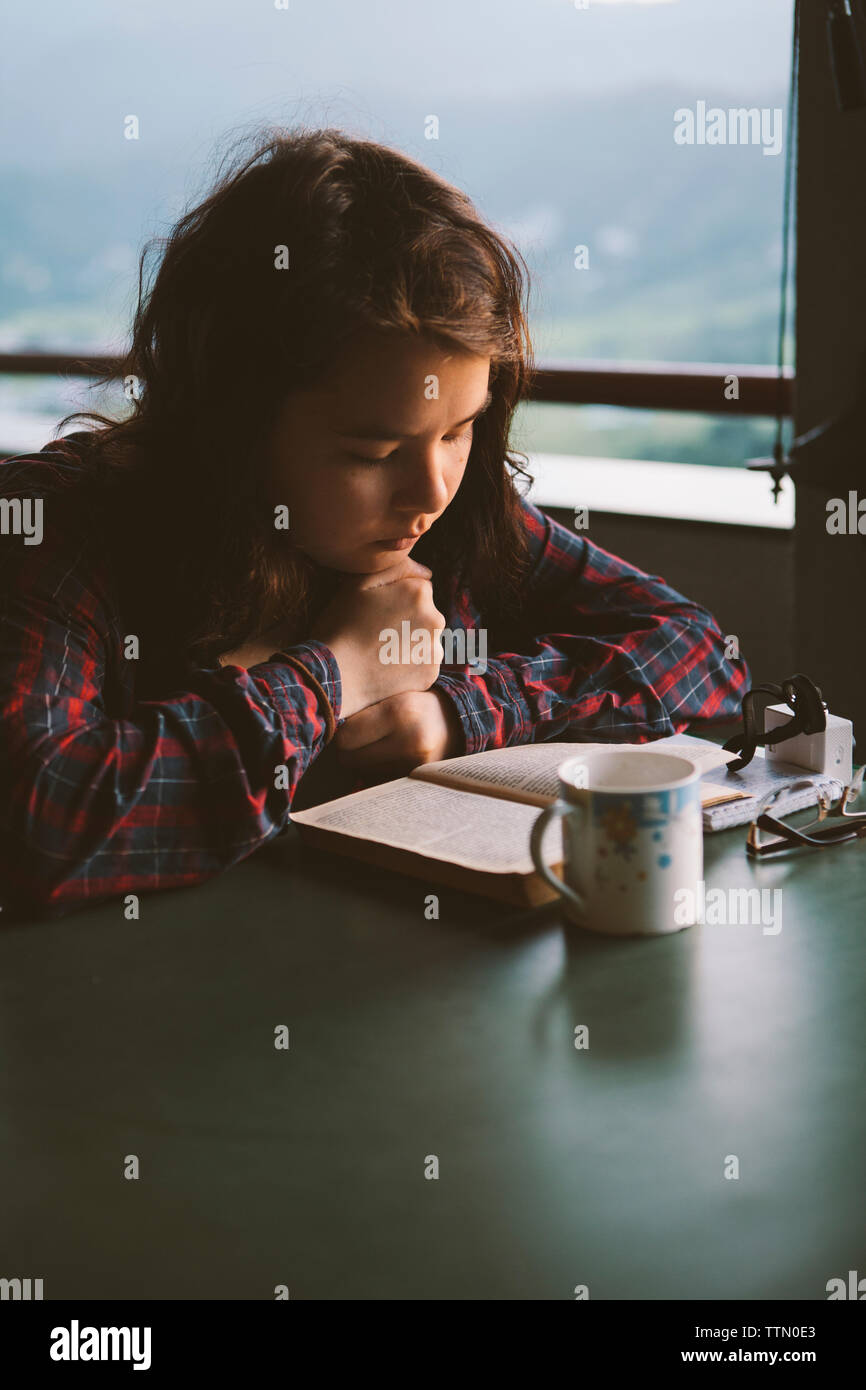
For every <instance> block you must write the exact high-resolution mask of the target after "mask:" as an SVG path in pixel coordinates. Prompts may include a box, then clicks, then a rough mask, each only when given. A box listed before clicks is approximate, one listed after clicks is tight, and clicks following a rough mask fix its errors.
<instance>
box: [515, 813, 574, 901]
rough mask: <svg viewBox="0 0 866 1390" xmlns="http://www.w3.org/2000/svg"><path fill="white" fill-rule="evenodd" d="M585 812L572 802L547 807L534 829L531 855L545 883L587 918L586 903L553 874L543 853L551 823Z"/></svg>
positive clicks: (531, 836)
mask: <svg viewBox="0 0 866 1390" xmlns="http://www.w3.org/2000/svg"><path fill="white" fill-rule="evenodd" d="M583 810H584V808H583V806H581V805H579V804H578V803H576V802H570V801H554V802H553V803H552V804H551V805H550V806H547V807H545V809H544V810H543V811H542V813H541V815H540V816H539V817H538V819H537V820H536V821H535V823H534V825H533V827H532V833H531V835H530V837H529V853H530V854H531V856H532V862H533V864H534V865H535V867H536V869H537V870H538V872H539V873H540V874H541V877H542V878H543V879H544V881H545V883H549V884H550V886H551V888H555V889H556V892H557V893H558V895H559V896H560V897H561V898H567V899H568V901H569V902H570V903H573V904H574V906H575V907H576V908H577V910H578V912H580V913H581V915H582V916H585V915H586V903H585V902H584V900H583V898H582V897H580V896H579V894H577V893H575V891H574V889H573V888H572V887H570V886H569V884H567V883H563V881H562V879H561V878H557V877H556V874H554V873H552V872H551V870H550V869H549V868H548V866H547V864H546V863H545V862H544V856H543V855H542V853H541V841H542V839H543V838H544V832H545V831H546V829H547V827H548V826H549V825H550V823H551V821H552V820H558V819H559V818H560V817H561V816H567V815H570V814H571V813H572V812H573V811H580V813H581V814H583Z"/></svg>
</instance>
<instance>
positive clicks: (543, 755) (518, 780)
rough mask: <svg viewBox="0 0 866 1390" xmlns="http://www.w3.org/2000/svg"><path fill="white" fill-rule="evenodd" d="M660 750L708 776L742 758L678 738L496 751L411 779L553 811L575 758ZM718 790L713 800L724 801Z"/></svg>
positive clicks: (418, 772) (429, 766)
mask: <svg viewBox="0 0 866 1390" xmlns="http://www.w3.org/2000/svg"><path fill="white" fill-rule="evenodd" d="M632 748H634V749H641V750H642V751H646V750H648V749H649V750H652V751H655V750H658V751H659V752H663V753H680V754H681V756H682V757H685V758H691V759H692V761H693V762H694V763H695V764H696V765H697V767H698V770H699V771H700V772H701V774H703V773H704V772H706V771H708V770H710V769H711V768H716V767H723V766H724V765H725V763H728V762H731V761H732V759H734V758H736V756H737V755H736V753H725V752H724V750H723V749H721V748H720V747H719V746H718V744H715V743H709V742H707V741H706V740H703V739H694V741H692V740H691V739H690V738H686V737H684V736H682V735H680V736H677V735H676V734H674V735H672V736H671V737H670V738H661V739H655V740H654V741H653V742H652V743H616V744H614V743H526V744H518V745H517V746H516V747H514V748H493V749H491V750H490V751H489V752H487V753H466V754H464V755H463V756H462V757H458V758H446V759H444V760H443V761H442V762H438V763H423V764H422V765H421V766H420V767H416V768H413V770H412V772H411V774H410V775H411V777H412V778H414V779H417V780H419V781H425V782H428V781H429V782H436V783H438V784H439V785H440V786H448V787H455V788H459V789H461V790H465V791H475V792H482V793H483V794H484V795H486V796H496V797H502V798H506V799H509V800H513V801H522V802H525V803H526V804H527V805H530V806H547V805H548V804H549V803H550V802H551V801H555V800H556V798H557V796H558V794H559V782H558V779H557V775H556V772H557V768H559V767H561V766H562V764H563V763H566V762H569V761H570V759H572V758H579V757H581V755H582V754H584V753H589V752H594V751H595V750H597V749H603V750H605V751H616V752H620V751H623V750H627V749H632ZM719 790H720V789H719V788H718V787H714V788H713V789H712V791H711V792H709V793H708V797H713V798H714V799H716V800H717V799H718V796H719Z"/></svg>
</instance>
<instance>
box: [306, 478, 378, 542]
mask: <svg viewBox="0 0 866 1390" xmlns="http://www.w3.org/2000/svg"><path fill="white" fill-rule="evenodd" d="M293 495H294V496H295V510H292V512H291V528H292V530H294V531H295V533H296V537H297V539H298V540H299V541H300V540H302V539H303V540H304V541H308V542H311V543H320V544H321V543H340V542H345V541H346V540H347V539H348V540H350V541H352V542H354V541H355V540H356V538H357V536H358V534H359V532H360V533H363V532H364V530H365V527H366V526H368V525H373V524H374V523H375V521H376V520H377V519H378V518H379V517H381V516H382V515H383V514H384V513H385V512H386V510H387V505H388V496H389V493H388V482H387V478H386V477H385V475H384V471H383V470H381V469H375V468H366V469H365V468H357V469H355V468H346V467H345V466H341V467H339V468H331V467H329V466H328V465H327V464H325V465H321V466H319V467H318V468H317V469H316V471H315V473H312V472H311V473H310V475H309V476H308V477H307V478H305V479H304V480H303V483H302V486H301V487H300V488H295V489H293Z"/></svg>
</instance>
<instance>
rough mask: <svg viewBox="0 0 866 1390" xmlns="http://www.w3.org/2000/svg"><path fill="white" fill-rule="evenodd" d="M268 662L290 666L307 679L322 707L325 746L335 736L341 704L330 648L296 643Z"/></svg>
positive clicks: (277, 653) (340, 685) (335, 663)
mask: <svg viewBox="0 0 866 1390" xmlns="http://www.w3.org/2000/svg"><path fill="white" fill-rule="evenodd" d="M268 662H269V663H272V664H273V665H280V664H282V665H284V666H291V667H292V669H293V670H297V671H300V672H301V673H302V674H303V675H305V676H306V677H307V680H308V682H309V684H310V685H311V686H312V687H313V689H314V690H315V691H316V692H317V693H318V695H319V697H320V699H321V700H322V703H323V704H324V718H325V725H326V732H325V742H326V743H329V742H330V740H331V739H332V738H333V736H334V734H335V733H336V730H337V724H338V722H339V720H340V709H341V706H342V701H343V687H342V682H341V680H340V668H339V666H338V665H337V658H336V657H335V656H334V653H333V652H332V651H331V648H330V647H326V646H325V644H324V642H317V641H315V640H310V641H308V642H298V643H296V644H295V645H294V646H292V647H287V648H286V650H285V651H275V652H274V653H273V654H272V655H271V656H269V657H268Z"/></svg>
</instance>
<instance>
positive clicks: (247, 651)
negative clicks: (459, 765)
mask: <svg viewBox="0 0 866 1390" xmlns="http://www.w3.org/2000/svg"><path fill="white" fill-rule="evenodd" d="M406 620H408V621H409V624H410V628H411V630H412V632H413V633H415V632H417V631H418V630H419V629H426V630H427V631H429V632H430V634H431V638H432V639H433V640H431V642H430V644H429V650H430V653H431V660H430V661H428V662H421V663H416V662H412V663H409V662H400V663H386V662H383V661H382V660H381V659H380V658H381V650H382V648H381V644H380V640H379V634H380V632H382V631H383V630H384V629H386V628H387V629H391V630H393V631H398V632H399V631H401V626H400V625H401V623H402V622H405V621H406ZM444 626H445V619H444V617H443V615H442V614H441V613H440V612H439V610H438V609H437V608H436V607H435V605H434V603H433V585H432V574H431V572H430V570H429V569H427V568H426V566H424V565H421V564H419V563H418V562H417V561H415V560H412V559H411V558H409V557H407V558H406V559H405V560H403V561H401V562H400V563H399V564H397V565H394V566H392V567H391V568H390V569H388V570H384V571H381V572H379V573H376V574H363V575H353V576H351V577H350V578H348V579H347V580H346V581H345V582H344V583H343V584H342V585H341V586H340V588H339V589H338V591H337V593H336V594H335V595H334V597H333V598H332V599H331V601H330V603H328V605H327V606H326V607H325V608H323V609H322V611H321V612H320V613H319V614H318V615H317V617H316V619H315V620H314V623H313V625H312V628H311V631H310V634H309V635H310V638H311V639H313V640H316V641H320V642H322V643H324V645H325V646H327V647H329V648H330V649H331V651H332V652H333V653H334V657H335V659H336V661H337V665H338V666H339V668H340V680H341V686H342V711H341V712H342V715H343V718H344V721H345V722H344V723H342V724H341V725H340V728H339V729H338V730H337V734H336V736H335V739H334V744H335V747H336V751H337V753H338V756H339V759H340V762H341V763H342V764H343V765H345V766H346V767H347V768H349V769H356V770H358V771H359V772H363V773H364V774H365V776H368V777H369V779H370V780H371V781H374V780H376V774H379V776H382V775H394V776H399V775H400V774H401V773H404V772H408V771H410V770H411V769H412V768H413V767H417V766H418V764H419V763H425V762H436V761H438V759H440V758H448V757H453V756H454V755H455V754H457V753H459V752H461V751H462V749H463V747H464V738H463V732H462V726H461V724H460V720H459V717H458V715H457V711H456V709H455V707H454V704H453V703H452V701H451V700H450V698H449V697H448V696H447V695H446V694H445V693H444V692H443V691H441V690H432V689H431V687H432V686H433V684H434V683H435V681H436V679H437V677H438V675H439V667H440V664H441V646H440V644H439V642H438V640H436V639H438V636H439V634H440V633H441V632H442V630H443V628H444ZM284 640H285V638H284V628H283V625H282V624H279V623H278V624H276V625H275V626H274V627H273V628H270V629H269V630H268V632H266V633H264V634H262V635H261V636H259V637H257V638H254V639H253V640H252V641H250V642H249V643H246V644H245V645H244V646H242V647H239V648H238V649H237V650H236V651H234V652H229V653H226V654H225V655H224V656H222V657H220V662H221V664H223V665H227V664H232V665H237V666H244V667H247V666H253V665H256V664H258V663H259V662H263V661H267V660H268V658H269V657H270V656H272V655H273V653H274V652H275V651H277V650H278V649H279V647H280V646H281V645H282V643H283V641H284Z"/></svg>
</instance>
